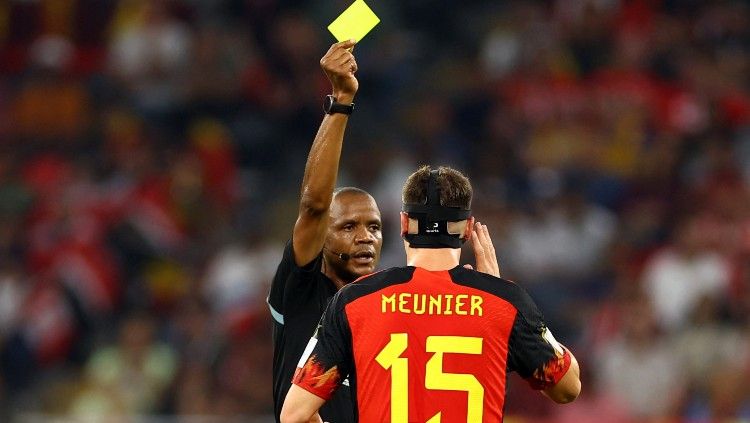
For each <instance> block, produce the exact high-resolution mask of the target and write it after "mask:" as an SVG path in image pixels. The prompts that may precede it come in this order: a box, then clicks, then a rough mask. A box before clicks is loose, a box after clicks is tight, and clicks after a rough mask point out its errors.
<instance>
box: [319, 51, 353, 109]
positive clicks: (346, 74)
mask: <svg viewBox="0 0 750 423" xmlns="http://www.w3.org/2000/svg"><path fill="white" fill-rule="evenodd" d="M354 44H355V42H354V40H347V41H342V42H340V43H335V44H333V45H332V46H331V48H329V49H328V52H327V53H326V54H325V56H323V58H322V59H320V67H321V68H323V71H324V72H325V73H326V76H327V77H328V80H329V81H331V86H332V87H333V96H334V97H335V98H336V101H338V102H339V103H351V102H352V101H353V100H354V94H356V93H357V90H358V89H359V82H358V81H357V78H355V77H354V74H355V73H356V72H357V61H356V60H355V59H354V55H353V54H352V50H353V49H354Z"/></svg>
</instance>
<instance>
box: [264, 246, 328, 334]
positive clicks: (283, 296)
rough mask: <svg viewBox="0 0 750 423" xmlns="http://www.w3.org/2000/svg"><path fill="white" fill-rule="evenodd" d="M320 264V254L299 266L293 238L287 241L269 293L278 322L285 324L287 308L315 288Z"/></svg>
mask: <svg viewBox="0 0 750 423" xmlns="http://www.w3.org/2000/svg"><path fill="white" fill-rule="evenodd" d="M320 265H321V256H320V255H319V256H318V257H316V258H315V259H314V260H313V261H311V262H310V263H308V264H306V265H305V266H303V267H300V266H297V263H295V261H294V247H293V243H292V240H291V239H290V240H289V241H288V242H287V244H286V246H285V247H284V255H283V256H282V258H281V262H280V263H279V266H278V267H277V268H276V274H275V275H274V277H273V281H272V282H271V290H270V292H269V293H268V306H269V308H270V310H271V315H272V316H273V319H274V320H275V321H276V322H277V323H279V324H282V325H283V324H284V315H285V314H286V312H287V308H289V307H293V306H294V302H295V301H297V300H300V299H304V298H307V296H309V295H310V293H311V292H312V290H313V289H314V283H315V277H316V274H317V273H320Z"/></svg>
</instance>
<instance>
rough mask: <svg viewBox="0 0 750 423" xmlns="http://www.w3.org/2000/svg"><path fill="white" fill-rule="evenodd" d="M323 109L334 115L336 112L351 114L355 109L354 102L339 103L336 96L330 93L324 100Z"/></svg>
mask: <svg viewBox="0 0 750 423" xmlns="http://www.w3.org/2000/svg"><path fill="white" fill-rule="evenodd" d="M323 111H324V112H326V114H328V115H332V114H334V113H343V114H345V115H350V114H352V112H353V111H354V103H352V104H343V103H337V102H336V97H334V96H332V95H330V94H329V95H327V96H326V98H325V100H323Z"/></svg>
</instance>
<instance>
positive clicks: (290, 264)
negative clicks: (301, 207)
mask: <svg viewBox="0 0 750 423" xmlns="http://www.w3.org/2000/svg"><path fill="white" fill-rule="evenodd" d="M322 260H323V256H322V254H320V255H318V257H316V258H315V259H314V260H313V261H312V262H310V263H308V264H307V265H305V266H303V267H299V266H297V264H296V263H295V262H294V250H293V247H292V241H291V240H290V241H289V242H288V243H287V245H286V247H285V248H284V256H283V258H282V259H281V263H279V267H278V269H276V275H275V276H274V278H273V282H272V284H271V292H270V293H269V295H268V306H269V308H270V311H271V315H272V317H273V322H274V325H273V408H274V416H275V418H276V421H277V422H278V421H279V415H280V414H281V407H282V405H284V398H286V394H287V392H288V391H289V388H290V387H291V384H292V377H293V376H294V371H295V370H296V368H297V364H298V363H299V360H300V358H301V357H302V353H303V352H304V350H305V347H306V346H307V343H308V341H309V340H310V337H311V336H312V335H313V333H314V332H315V328H316V326H317V324H318V321H319V320H320V316H321V315H322V314H323V312H324V311H325V309H326V306H327V305H328V302H329V301H330V299H331V298H332V297H333V296H334V295H335V294H336V291H337V289H336V285H335V284H334V283H333V281H332V280H330V279H329V278H328V277H327V276H326V275H324V274H323V273H322V272H321V271H320V270H321V263H322ZM353 413H354V411H353V408H352V403H351V396H350V392H349V387H348V386H347V384H346V382H345V383H344V386H342V387H341V389H339V390H337V392H336V395H334V396H333V398H331V400H330V401H328V402H327V403H326V404H325V405H324V406H323V407H322V408H321V409H320V416H321V417H322V418H323V420H324V421H326V422H331V423H344V422H353V421H355V417H354V414H353Z"/></svg>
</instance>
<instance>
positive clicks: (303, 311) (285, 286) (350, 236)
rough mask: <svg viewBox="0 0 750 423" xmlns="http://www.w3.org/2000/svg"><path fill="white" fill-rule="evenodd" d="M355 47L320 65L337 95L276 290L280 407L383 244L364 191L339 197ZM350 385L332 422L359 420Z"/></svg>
mask: <svg viewBox="0 0 750 423" xmlns="http://www.w3.org/2000/svg"><path fill="white" fill-rule="evenodd" d="M352 47H354V42H353V41H344V42H340V43H336V44H333V45H332V46H331V48H330V49H329V50H328V52H327V53H326V54H325V56H324V57H323V58H322V59H321V60H320V65H321V67H322V68H323V71H324V72H325V74H326V76H327V77H328V79H329V80H330V82H331V86H332V88H333V93H332V95H329V96H327V97H326V99H325V101H324V110H325V113H326V114H325V116H324V118H323V122H322V123H321V125H320V129H319V130H318V133H317V135H316V136H315V140H314V141H313V145H312V147H311V148H310V153H309V155H308V157H307V164H306V165H305V175H304V178H303V180H302V193H301V198H300V204H299V215H298V217H297V222H296V223H295V224H294V232H293V234H292V239H291V241H289V242H288V243H287V245H286V248H285V249H284V255H283V258H282V259H281V263H280V264H279V267H278V269H277V270H276V275H275V276H274V279H273V282H272V284H271V292H270V294H269V296H268V305H269V307H270V310H271V315H272V316H273V320H274V328H273V343H274V356H273V401H274V415H275V417H276V421H277V422H278V421H279V415H280V413H281V406H282V405H283V403H284V398H285V397H286V394H287V391H289V388H290V386H291V382H292V376H293V375H294V371H295V369H296V367H297V364H298V362H299V360H300V357H301V356H302V353H303V352H304V350H305V346H306V345H307V342H308V340H309V339H310V335H311V334H312V333H313V332H314V331H315V327H316V325H317V323H318V320H319V319H320V316H321V315H322V314H323V311H324V310H325V308H326V306H327V304H328V302H329V300H330V299H331V298H332V297H333V296H334V294H335V293H336V292H337V291H338V290H339V289H340V288H342V287H343V286H344V285H346V284H348V283H350V282H352V281H354V280H355V279H357V278H359V277H360V276H364V275H367V274H370V273H372V272H373V271H374V270H375V266H376V264H377V262H378V259H379V257H380V247H381V246H382V244H383V239H382V235H381V221H380V211H379V210H378V206H377V204H376V203H375V200H374V199H373V198H372V196H370V194H368V193H367V192H365V191H362V190H360V189H358V188H340V189H337V190H336V191H334V186H335V185H336V176H337V173H338V166H339V158H340V156H341V146H342V143H343V138H344V130H345V129H346V124H347V121H348V119H349V115H350V114H351V113H352V111H353V110H354V103H353V100H354V95H355V93H356V92H357V89H358V88H359V83H358V82H357V79H356V78H355V76H354V73H355V72H356V71H357V63H356V61H355V60H354V56H353V55H352V53H351V51H350V50H351V49H352ZM351 404H352V403H351V397H350V393H349V388H348V386H347V383H346V381H344V384H343V386H342V389H339V390H338V391H337V393H336V395H335V396H333V398H331V400H330V401H329V402H328V403H327V404H326V405H325V406H324V407H323V408H322V409H321V410H320V415H321V416H322V417H323V419H325V420H326V421H331V422H351V421H354V420H355V417H354V414H353V413H354V411H353V409H352V405H351Z"/></svg>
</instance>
